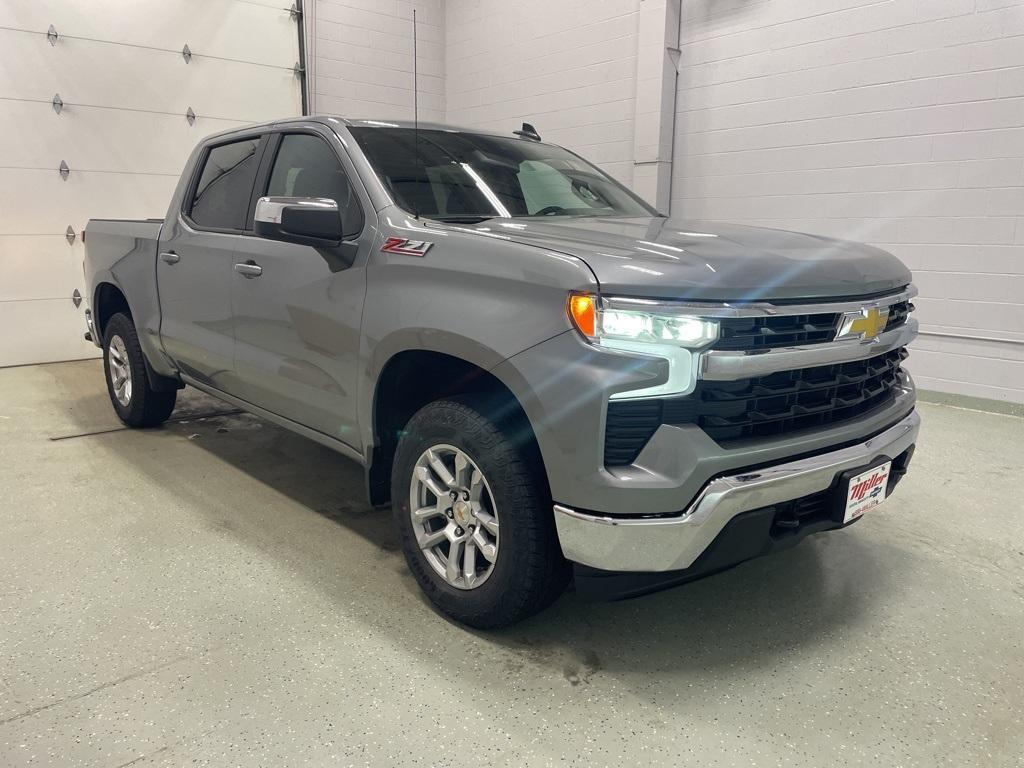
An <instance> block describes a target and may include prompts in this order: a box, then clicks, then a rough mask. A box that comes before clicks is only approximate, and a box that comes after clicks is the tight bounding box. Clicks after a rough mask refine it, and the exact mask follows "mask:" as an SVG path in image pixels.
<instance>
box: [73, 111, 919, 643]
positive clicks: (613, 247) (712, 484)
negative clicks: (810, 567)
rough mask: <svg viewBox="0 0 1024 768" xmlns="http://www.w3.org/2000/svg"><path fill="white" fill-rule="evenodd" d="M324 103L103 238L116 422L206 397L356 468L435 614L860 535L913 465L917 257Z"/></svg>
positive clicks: (190, 171)
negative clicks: (329, 108) (676, 212)
mask: <svg viewBox="0 0 1024 768" xmlns="http://www.w3.org/2000/svg"><path fill="white" fill-rule="evenodd" d="M515 134H516V135H508V136H504V135H497V134H493V133H487V132H481V131H472V130H462V129H458V128H452V127H449V126H442V125H426V124H420V125H419V126H417V127H414V126H412V125H410V124H407V123H401V122H383V121H374V120H346V119H342V118H335V117H305V118H301V119H294V120H282V121H280V122H273V123H267V124H264V125H256V126H252V127H248V128H244V129H239V130H233V131H229V132H225V133H220V134H217V135H215V136H211V137H209V138H208V139H206V140H204V141H203V142H202V143H201V144H200V146H199V147H197V148H196V150H195V151H194V152H193V153H192V155H191V157H190V158H189V161H188V164H187V166H186V167H185V171H184V173H183V174H182V176H181V180H180V182H179V183H178V186H177V190H176V191H175V193H174V196H173V198H172V199H171V202H170V207H169V208H168V211H167V215H166V217H165V218H164V219H163V220H146V221H121V220H93V221H90V222H89V224H88V227H87V229H86V241H85V244H86V257H85V272H86V285H87V294H86V296H87V301H88V310H87V312H86V319H87V323H88V333H87V337H88V338H91V339H92V340H93V341H94V342H95V343H96V344H97V345H98V346H100V347H102V349H103V360H104V366H105V371H106V379H107V387H108V389H109V392H110V400H111V403H112V404H113V407H114V410H115V411H116V412H117V415H118V416H119V417H120V418H121V419H122V420H123V421H124V422H125V423H126V424H128V425H130V426H133V427H149V426H155V425H157V424H160V423H161V422H163V421H164V420H166V419H167V418H168V417H169V416H170V415H171V412H172V410H173V408H174V404H175V398H176V394H177V391H178V389H180V388H182V387H183V386H185V385H189V386H193V387H196V388H197V389H200V390H202V391H203V392H206V393H209V394H211V395H214V396H216V397H218V398H221V399H222V400H225V401H227V402H229V403H231V404H233V405H235V406H238V407H241V408H244V409H246V410H248V411H251V412H252V413H255V414H257V415H259V416H261V417H264V418H266V419H268V420H270V421H272V422H276V423H277V424H280V425H282V426H284V427H286V428H288V429H291V430H294V431H296V432H298V433H299V434H302V435H305V436H307V437H309V438H311V439H313V440H316V441H318V442H320V443H322V444H324V445H327V446H330V447H331V448H333V449H336V450H337V451H338V452H339V453H341V454H343V455H345V456H347V457H349V458H350V459H353V460H355V461H357V462H359V463H360V464H361V465H362V466H363V467H364V468H365V473H366V486H367V492H368V495H369V501H370V503H371V504H373V505H375V506H386V505H390V506H391V508H392V510H393V514H394V518H395V524H396V525H397V527H398V530H399V532H400V538H401V542H402V546H403V548H404V552H405V556H406V559H407V561H408V563H409V567H410V568H411V570H412V572H413V574H414V575H415V577H416V579H417V581H418V583H419V584H420V586H421V587H422V589H423V590H424V592H425V593H426V595H427V596H428V597H429V598H430V600H431V601H432V602H433V603H434V604H435V605H436V606H437V607H438V608H439V609H440V610H441V611H443V612H445V613H446V614H448V615H450V616H452V617H454V618H455V619H457V620H459V621H461V622H464V623H466V624H468V625H471V626H475V627H481V628H488V627H498V626H504V625H508V624H510V623H512V622H515V621H517V620H519V619H522V618H523V617H525V616H528V615H530V614H532V613H535V612H537V611H539V610H540V609H542V608H543V607H544V606H546V605H547V604H549V603H550V602H551V601H553V600H554V599H555V598H556V597H557V596H558V595H559V594H560V593H561V592H562V591H563V590H564V588H565V586H566V585H567V583H568V581H569V580H570V578H574V579H575V585H576V590H577V591H578V592H579V593H581V594H585V595H587V596H592V597H599V598H605V599H615V598H623V597H629V596H633V595H639V594H642V593H645V592H650V591H653V590H656V589H660V588H663V587H667V586H671V585H674V584H680V583H682V582H685V581H689V580H692V579H694V578H697V577H699V576H703V575H706V574H709V573H712V572H715V571H720V570H723V569H725V568H728V567H730V566H733V565H736V564H737V563H740V562H743V561H745V560H748V559H750V558H753V557H756V556H758V555H762V554H766V553H768V552H771V551H774V550H778V549H781V548H784V547H786V546H790V545H792V544H794V543H795V542H797V541H799V540H801V539H802V538H804V537H805V536H807V535H808V534H811V533H815V532H819V531H824V530H829V529H836V528H841V527H844V526H847V525H849V524H851V523H852V522H854V521H855V520H857V519H859V518H860V516H861V515H862V514H863V513H864V512H865V511H867V510H869V509H871V508H873V507H874V506H876V505H877V504H879V503H880V502H881V501H882V500H883V499H885V498H886V496H887V495H888V494H889V493H890V492H891V491H892V489H893V487H894V486H895V485H896V483H897V482H898V481H899V480H900V478H901V477H902V476H903V474H904V473H905V472H906V470H907V467H908V464H909V462H910V458H911V455H912V453H913V450H914V443H915V440H916V438H917V434H918V426H919V419H918V416H917V414H916V412H915V410H914V399H915V394H914V386H913V384H912V382H911V380H910V377H909V375H908V374H907V372H906V371H904V370H903V369H902V368H901V363H902V361H903V360H904V358H905V357H906V356H907V351H906V345H907V343H908V342H910V340H911V339H912V338H913V337H914V335H915V333H916V330H917V322H916V321H915V320H914V319H913V318H912V317H911V315H910V313H911V312H912V311H913V308H914V307H913V304H912V303H911V299H912V298H913V297H914V295H915V289H914V288H913V286H912V285H911V276H910V273H909V272H908V271H907V269H906V268H905V267H904V266H903V265H902V264H901V263H900V262H899V261H898V260H896V259H895V258H894V257H893V256H891V255H889V254H887V253H885V252H883V251H880V250H878V249H875V248H872V247H868V246H865V245H859V244H856V243H850V242H842V241H838V240H832V239H828V238H824V237H817V236H813V235H804V234H795V233H791V232H781V231H776V230H767V229H755V228H749V227H741V226H731V225H710V224H706V223H700V222H691V221H684V220H674V219H668V218H665V217H664V216H661V215H659V214H658V213H657V212H656V211H654V210H653V209H651V208H650V206H648V205H647V204H646V203H644V202H643V201H642V200H640V199H639V198H637V197H636V196H635V195H634V194H632V193H631V192H630V191H628V190H627V189H625V188H624V187H622V186H621V185H620V184H618V183H617V182H615V181H614V180H613V179H611V178H610V177H609V176H607V175H606V174H604V173H603V172H601V171H600V170H599V169H597V168H596V167H594V166H593V165H591V164H590V163H588V162H586V161H585V160H583V159H581V158H580V157H579V156H577V155H575V154H573V153H572V152H570V151H568V150H566V149H563V148H561V147H558V146H555V145H553V144H549V143H545V142H543V141H541V139H540V137H539V136H538V135H537V134H536V132H535V131H534V130H532V128H530V126H528V125H524V126H523V130H521V131H516V132H515Z"/></svg>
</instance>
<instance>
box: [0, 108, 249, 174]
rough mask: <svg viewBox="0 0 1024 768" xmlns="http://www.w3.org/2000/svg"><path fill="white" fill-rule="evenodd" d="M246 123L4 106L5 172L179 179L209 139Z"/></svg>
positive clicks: (1, 154)
mask: <svg viewBox="0 0 1024 768" xmlns="http://www.w3.org/2000/svg"><path fill="white" fill-rule="evenodd" d="M245 124H246V123H245V122H243V121H240V120H214V119H211V118H196V121H195V124H194V125H189V124H188V121H187V120H186V119H185V116H184V115H180V116H178V115H159V114H152V113H150V112H127V111H122V112H118V113H117V114H116V116H112V115H111V114H110V110H106V109H97V108H93V107H74V106H70V107H65V109H64V110H63V111H62V112H61V114H59V115H58V114H56V113H54V111H53V108H52V107H51V106H50V105H49V104H39V103H36V102H27V101H14V102H12V101H0V168H12V167H27V168H47V169H53V170H56V169H57V168H58V167H60V161H61V160H65V161H66V162H67V163H68V165H69V166H70V167H72V168H75V169H77V170H99V169H102V170H111V171H124V172H131V173H154V174H169V175H172V176H175V177H177V176H178V174H180V173H181V169H182V168H183V167H184V165H185V161H186V160H187V159H188V155H189V153H190V152H191V151H192V149H193V148H194V147H195V145H196V144H197V143H199V141H200V140H201V139H202V138H203V137H204V136H208V135H209V134H211V133H216V132H217V131H223V130H227V129H229V128H234V127H237V126H241V125H245ZM28 126H31V129H29V128H28ZM2 173H3V171H0V174H2Z"/></svg>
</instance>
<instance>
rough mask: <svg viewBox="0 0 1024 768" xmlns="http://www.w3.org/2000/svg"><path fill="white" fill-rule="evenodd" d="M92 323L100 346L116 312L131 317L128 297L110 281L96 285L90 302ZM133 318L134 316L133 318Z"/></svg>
mask: <svg viewBox="0 0 1024 768" xmlns="http://www.w3.org/2000/svg"><path fill="white" fill-rule="evenodd" d="M92 311H93V322H94V323H95V325H96V332H97V333H98V334H99V335H100V338H99V342H100V343H101V344H102V343H103V339H104V337H105V334H106V328H107V323H108V322H110V318H111V317H113V316H114V315H116V314H117V313H118V312H124V313H125V314H127V315H129V316H133V315H132V309H131V305H130V304H129V303H128V297H127V296H126V295H125V293H124V291H122V290H121V288H120V286H118V285H117V284H116V283H114V282H113V281H110V280H103V281H101V282H99V283H97V285H96V290H95V292H94V293H93V302H92ZM133 317H134V316H133Z"/></svg>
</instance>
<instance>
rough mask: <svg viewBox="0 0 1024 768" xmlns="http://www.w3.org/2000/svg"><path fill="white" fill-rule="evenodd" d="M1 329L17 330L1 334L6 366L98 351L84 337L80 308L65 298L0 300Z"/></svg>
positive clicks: (0, 350)
mask: <svg viewBox="0 0 1024 768" xmlns="http://www.w3.org/2000/svg"><path fill="white" fill-rule="evenodd" d="M0 328H17V329H18V333H2V334H0V361H7V362H5V363H4V364H5V365H27V364H30V363H46V362H50V361H53V360H82V359H84V358H87V357H97V356H98V355H99V350H98V349H96V347H95V346H94V345H92V344H90V343H89V342H87V341H86V340H85V339H84V338H83V334H84V333H85V324H84V321H83V319H82V312H81V310H79V309H75V305H74V304H72V303H71V302H70V301H69V300H68V299H50V300H46V301H0Z"/></svg>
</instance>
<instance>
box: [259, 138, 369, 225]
mask: <svg viewBox="0 0 1024 768" xmlns="http://www.w3.org/2000/svg"><path fill="white" fill-rule="evenodd" d="M267 194H268V195H269V196H270V197H326V198H328V199H330V200H333V201H334V202H336V203H337V204H338V210H339V211H340V212H341V231H342V232H344V233H345V236H346V237H349V236H351V235H354V234H357V233H358V232H359V231H360V230H361V229H362V228H363V211H362V208H360V206H359V200H358V198H357V197H356V195H355V192H353V190H352V186H351V185H350V184H349V181H348V176H346V175H345V171H344V170H342V167H341V162H340V161H339V160H338V156H337V155H335V154H334V150H333V149H331V147H330V146H329V145H328V144H327V142H326V141H324V140H323V139H321V138H319V137H317V136H310V135H308V134H303V133H292V134H288V135H286V136H284V137H283V138H282V139H281V145H280V147H279V148H278V150H277V157H276V158H275V159H274V168H273V170H272V171H271V173H270V184H269V185H268V187H267Z"/></svg>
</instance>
